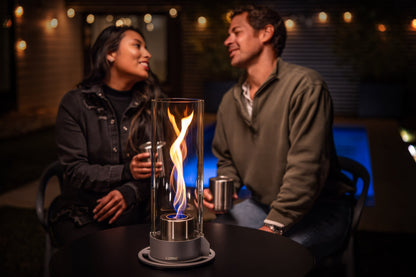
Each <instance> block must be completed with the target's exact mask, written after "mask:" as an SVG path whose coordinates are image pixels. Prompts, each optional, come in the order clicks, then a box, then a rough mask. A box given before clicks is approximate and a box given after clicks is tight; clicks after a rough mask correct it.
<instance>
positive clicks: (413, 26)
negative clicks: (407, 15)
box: [411, 18, 416, 30]
mask: <svg viewBox="0 0 416 277" xmlns="http://www.w3.org/2000/svg"><path fill="white" fill-rule="evenodd" d="M411 26H412V29H413V30H416V18H415V19H413V20H412V23H411Z"/></svg>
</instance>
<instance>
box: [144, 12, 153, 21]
mask: <svg viewBox="0 0 416 277" xmlns="http://www.w3.org/2000/svg"><path fill="white" fill-rule="evenodd" d="M143 20H144V23H151V22H152V15H151V14H150V13H147V14H145V15H144V17H143Z"/></svg>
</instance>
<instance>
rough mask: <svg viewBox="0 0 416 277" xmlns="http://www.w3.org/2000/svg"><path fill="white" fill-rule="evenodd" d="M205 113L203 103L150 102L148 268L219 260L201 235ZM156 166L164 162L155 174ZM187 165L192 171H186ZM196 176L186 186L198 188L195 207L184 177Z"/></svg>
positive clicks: (145, 257)
mask: <svg viewBox="0 0 416 277" xmlns="http://www.w3.org/2000/svg"><path fill="white" fill-rule="evenodd" d="M203 113H204V102H203V100H198V99H180V98H167V99H166V98H165V99H156V100H153V101H152V138H151V160H152V178H151V179H152V181H151V183H152V184H151V226H150V246H149V247H146V248H144V249H142V250H141V251H140V252H139V253H138V256H139V260H140V261H142V262H143V263H145V264H148V265H151V266H155V267H161V268H179V267H189V266H195V265H199V264H203V263H206V262H208V261H211V260H212V259H213V258H214V257H215V252H214V251H213V250H212V249H210V244H209V242H208V241H207V239H206V238H205V237H204V233H203V216H202V209H203V206H202V199H203V197H202V193H203V150H204V146H203V143H204V142H203V140H204V134H203ZM193 157H196V160H194V159H193ZM156 162H161V163H162V168H163V170H162V172H159V171H156V169H155V167H154V166H153V165H154V164H155V163H156ZM185 163H187V164H188V166H187V167H186V168H187V170H192V171H193V172H184V164H185ZM195 173H196V177H197V178H196V184H188V185H191V186H192V187H193V186H194V187H196V191H197V193H196V194H197V196H196V203H197V207H196V208H195V207H194V206H193V205H192V202H193V201H191V196H192V195H193V192H187V190H186V183H185V177H184V176H187V175H188V174H193V175H195ZM188 202H189V203H188Z"/></svg>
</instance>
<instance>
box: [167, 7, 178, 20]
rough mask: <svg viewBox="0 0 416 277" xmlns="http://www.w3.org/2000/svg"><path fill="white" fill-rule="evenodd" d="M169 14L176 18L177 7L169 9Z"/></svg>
mask: <svg viewBox="0 0 416 277" xmlns="http://www.w3.org/2000/svg"><path fill="white" fill-rule="evenodd" d="M169 15H170V17H171V18H176V17H177V16H178V11H177V10H176V9H175V8H171V9H170V10H169Z"/></svg>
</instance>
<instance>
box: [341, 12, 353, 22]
mask: <svg viewBox="0 0 416 277" xmlns="http://www.w3.org/2000/svg"><path fill="white" fill-rule="evenodd" d="M343 17H344V22H346V23H350V22H351V21H352V14H351V13H350V12H345V13H344V15H343Z"/></svg>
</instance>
